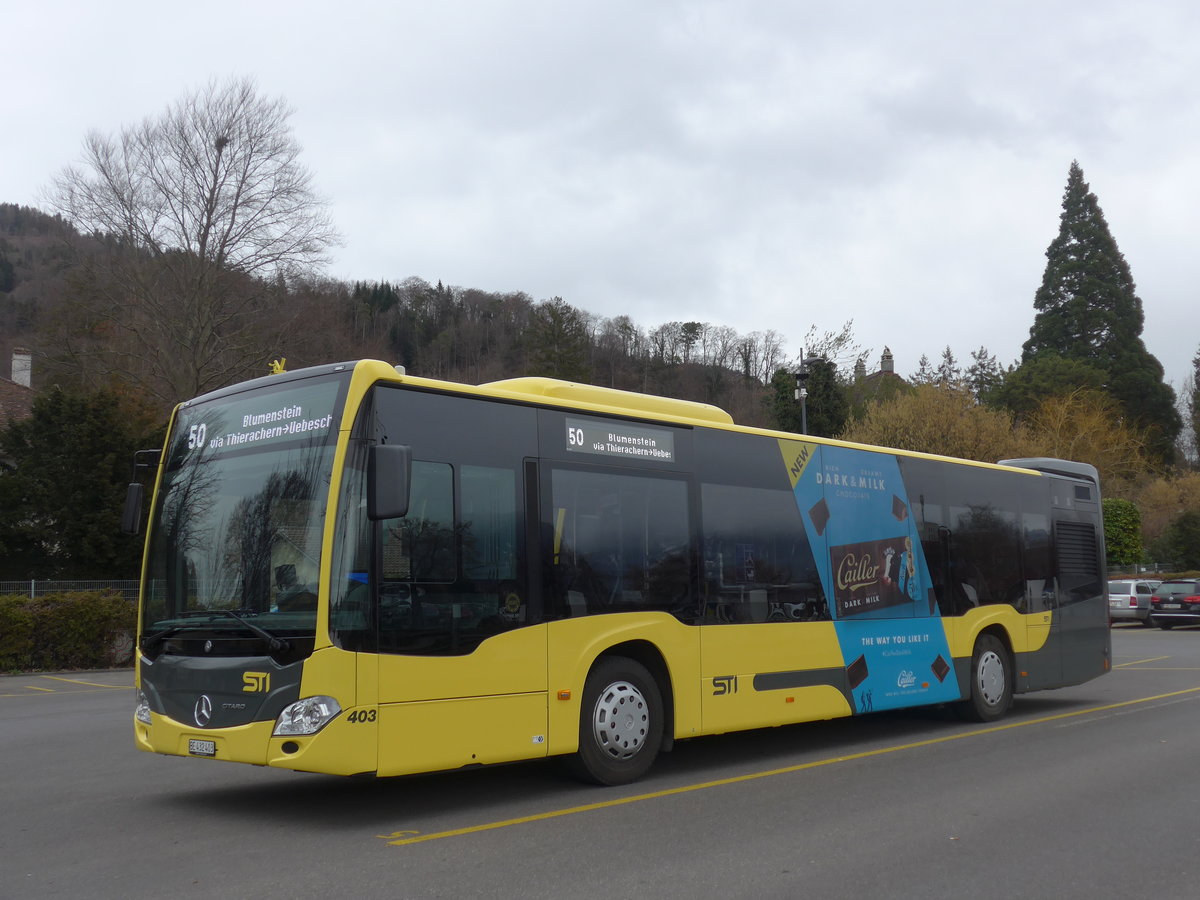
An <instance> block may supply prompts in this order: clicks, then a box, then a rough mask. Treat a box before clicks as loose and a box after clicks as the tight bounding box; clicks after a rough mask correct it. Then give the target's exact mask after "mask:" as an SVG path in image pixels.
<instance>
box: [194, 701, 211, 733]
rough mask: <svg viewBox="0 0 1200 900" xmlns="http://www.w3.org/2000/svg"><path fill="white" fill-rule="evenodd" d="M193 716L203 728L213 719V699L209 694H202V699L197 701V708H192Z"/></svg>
mask: <svg viewBox="0 0 1200 900" xmlns="http://www.w3.org/2000/svg"><path fill="white" fill-rule="evenodd" d="M192 718H193V719H195V720H196V724H197V725H199V726H200V727H201V728H204V727H205V726H207V725H208V723H209V722H211V721H212V700H210V699H209V698H208V694H201V695H200V699H199V700H197V701H196V708H195V709H193V710H192Z"/></svg>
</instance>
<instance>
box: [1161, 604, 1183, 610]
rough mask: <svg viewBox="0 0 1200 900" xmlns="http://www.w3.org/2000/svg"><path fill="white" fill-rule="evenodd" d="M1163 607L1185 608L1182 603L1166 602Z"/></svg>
mask: <svg viewBox="0 0 1200 900" xmlns="http://www.w3.org/2000/svg"><path fill="white" fill-rule="evenodd" d="M1163 609H1183V604H1182V603H1164V604H1163Z"/></svg>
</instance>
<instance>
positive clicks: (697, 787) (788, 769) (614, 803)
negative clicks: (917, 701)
mask: <svg viewBox="0 0 1200 900" xmlns="http://www.w3.org/2000/svg"><path fill="white" fill-rule="evenodd" d="M1197 692H1200V687H1194V688H1185V689H1184V690H1181V691H1171V692H1170V693H1167V694H1157V695H1155V696H1153V697H1143V698H1141V699H1140V700H1123V701H1121V702H1120V703H1109V704H1107V705H1105V706H1093V707H1089V708H1088V709H1079V710H1075V711H1074V712H1067V713H1058V714H1056V715H1053V716H1042V717H1041V718H1038V719H1028V720H1026V721H1022V722H1008V723H1006V724H1004V725H992V726H990V727H988V728H978V729H975V730H973V731H965V732H961V733H960V734H949V735H943V736H941V737H936V738H929V739H928V740H924V741H913V742H912V743H908V744H897V745H896V746H894V747H881V748H880V749H878V750H864V751H863V752H861V753H850V754H847V755H845V756H832V757H829V758H828V759H819V760H815V761H813V762H806V763H799V764H798V765H794V766H784V767H783V768H779V769H768V770H766V771H764V772H750V773H748V774H746V775H735V776H733V777H732V778H719V779H717V780H715V781H704V782H700V783H699V784H688V785H683V786H682V787H676V788H667V789H666V790H662V791H651V792H650V793H647V794H635V795H634V796H632V797H620V798H617V799H615V800H603V801H601V802H599V803H587V804H585V805H583V806H571V807H568V808H566V809H554V810H550V811H548V812H543V813H534V814H533V815H530V816H520V817H519V818H516V819H504V820H502V821H499V822H488V823H486V824H483V825H469V826H467V827H465V828H453V829H450V830H449V831H437V832H434V833H433V834H416V835H415V836H413V837H403V838H400V839H399V840H392V841H388V845H389V846H391V847H401V846H405V845H407V844H420V843H422V842H424V841H436V840H440V839H442V838H450V837H462V836H463V835H468V834H478V833H479V832H482V831H494V830H495V829H497V828H508V827H510V826H513V825H525V824H528V823H530V822H544V821H546V820H547V819H557V818H561V817H562V816H573V815H577V814H579V813H585V812H594V811H596V810H599V809H613V808H615V807H618V806H625V805H627V804H629V803H640V802H642V801H645V800H658V799H660V798H662V797H671V796H674V795H676V794H690V793H692V792H694V791H704V790H709V789H710V788H715V787H724V786H725V785H730V784H739V783H742V782H746V781H756V780H758V779H760V778H771V777H774V776H776V775H789V774H791V773H793V772H802V771H804V770H805V769H816V768H820V767H821V766H831V765H834V764H835V763H844V762H852V761H854V760H858V759H869V758H870V757H873V756H883V755H885V754H888V753H897V752H899V751H901V750H915V749H917V748H918V747H931V746H933V745H935V744H946V743H949V742H950V741H957V740H961V739H962V738H971V737H979V736H980V735H984V734H995V733H996V732H999V731H1007V730H1009V729H1010V728H1024V727H1026V726H1027V725H1043V724H1045V723H1046V722H1055V721H1059V720H1061V719H1072V718H1075V717H1077V716H1086V715H1093V714H1095V713H1098V712H1104V711H1105V710H1110V709H1119V708H1120V707H1122V706H1133V705H1134V704H1137V703H1149V702H1151V701H1153V700H1164V699H1166V698H1168V697H1179V696H1182V695H1184V694H1194V693H1197ZM411 833H412V832H403V831H396V832H392V834H389V835H380V837H392V836H393V835H398V834H411Z"/></svg>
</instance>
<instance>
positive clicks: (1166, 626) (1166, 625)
mask: <svg viewBox="0 0 1200 900" xmlns="http://www.w3.org/2000/svg"><path fill="white" fill-rule="evenodd" d="M1156 624H1157V625H1158V627H1159V628H1161V629H1162V630H1163V631H1170V630H1171V629H1172V628H1174V627H1175V623H1174V622H1172V621H1171V620H1170V619H1159V620H1158V622H1157V623H1156Z"/></svg>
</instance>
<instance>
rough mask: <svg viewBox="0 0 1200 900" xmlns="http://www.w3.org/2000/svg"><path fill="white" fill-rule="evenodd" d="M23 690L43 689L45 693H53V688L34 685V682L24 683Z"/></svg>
mask: <svg viewBox="0 0 1200 900" xmlns="http://www.w3.org/2000/svg"><path fill="white" fill-rule="evenodd" d="M25 690H27V691H45V692H46V693H47V694H53V693H54V688H44V687H38V686H37V685H35V684H27V685H25Z"/></svg>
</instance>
